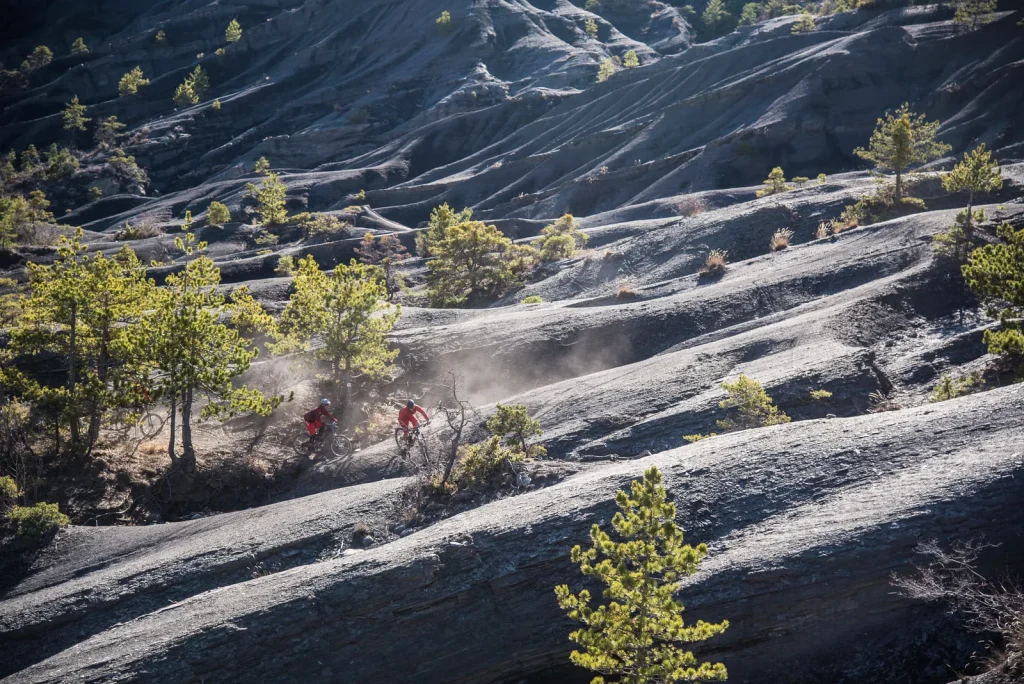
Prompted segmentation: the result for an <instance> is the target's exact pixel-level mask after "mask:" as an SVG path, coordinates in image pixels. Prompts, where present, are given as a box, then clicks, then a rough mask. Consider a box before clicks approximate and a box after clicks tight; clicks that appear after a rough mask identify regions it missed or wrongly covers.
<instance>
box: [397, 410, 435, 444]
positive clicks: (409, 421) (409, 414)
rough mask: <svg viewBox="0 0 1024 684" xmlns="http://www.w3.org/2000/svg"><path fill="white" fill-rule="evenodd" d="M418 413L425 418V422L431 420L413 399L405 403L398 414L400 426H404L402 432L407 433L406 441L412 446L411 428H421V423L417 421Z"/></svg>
mask: <svg viewBox="0 0 1024 684" xmlns="http://www.w3.org/2000/svg"><path fill="white" fill-rule="evenodd" d="M417 413H419V414H420V415H421V416H423V420H428V421H429V420H430V416H428V415H427V412H426V411H424V410H423V408H422V407H421V406H417V405H416V402H415V401H413V400H412V399H410V400H409V401H407V402H405V406H404V407H402V410H401V411H399V412H398V424H399V425H401V426H402V432H404V433H405V441H406V442H408V443H410V444H411V443H412V440H411V439H410V438H409V426H410V425H411V426H412V427H413V429H415V428H418V427H419V426H420V422H419V421H418V420H416V414H417Z"/></svg>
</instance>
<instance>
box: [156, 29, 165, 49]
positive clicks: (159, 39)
mask: <svg viewBox="0 0 1024 684" xmlns="http://www.w3.org/2000/svg"><path fill="white" fill-rule="evenodd" d="M153 41H154V42H155V43H156V44H157V45H159V46H161V47H163V46H165V45H167V34H166V33H165V32H164V30H163V29H160V30H159V31H157V32H156V35H155V36H153Z"/></svg>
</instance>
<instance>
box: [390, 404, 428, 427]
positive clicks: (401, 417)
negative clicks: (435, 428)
mask: <svg viewBox="0 0 1024 684" xmlns="http://www.w3.org/2000/svg"><path fill="white" fill-rule="evenodd" d="M417 413H419V414H420V415H421V416H423V419H424V420H430V416H428V415H427V412H426V411H424V410H423V409H422V408H420V407H419V406H417V407H415V408H413V409H410V408H409V407H408V406H403V407H402V410H401V411H399V412H398V423H399V425H401V426H402V427H409V425H410V424H412V426H413V427H417V426H418V425H419V424H420V422H419V421H418V420H416V414H417Z"/></svg>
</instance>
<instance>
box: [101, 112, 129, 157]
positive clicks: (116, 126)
mask: <svg viewBox="0 0 1024 684" xmlns="http://www.w3.org/2000/svg"><path fill="white" fill-rule="evenodd" d="M124 129H125V125H124V124H123V123H121V122H120V121H118V120H117V117H116V116H108V117H107V118H105V119H100V120H99V122H98V123H97V125H96V134H95V140H96V146H97V147H99V148H100V149H107V148H109V147H114V146H115V145H117V141H118V139H120V138H123V137H124V135H125V134H124V133H122V132H121V131H123V130H124Z"/></svg>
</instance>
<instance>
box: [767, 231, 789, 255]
mask: <svg viewBox="0 0 1024 684" xmlns="http://www.w3.org/2000/svg"><path fill="white" fill-rule="evenodd" d="M792 239H793V231H792V230H790V229H789V228H779V229H778V230H777V231H775V233H773V234H772V239H771V240H770V241H769V242H768V246H769V247H770V248H771V250H772V251H773V252H778V251H780V250H783V249H786V248H788V247H789V241H790V240H792Z"/></svg>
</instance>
